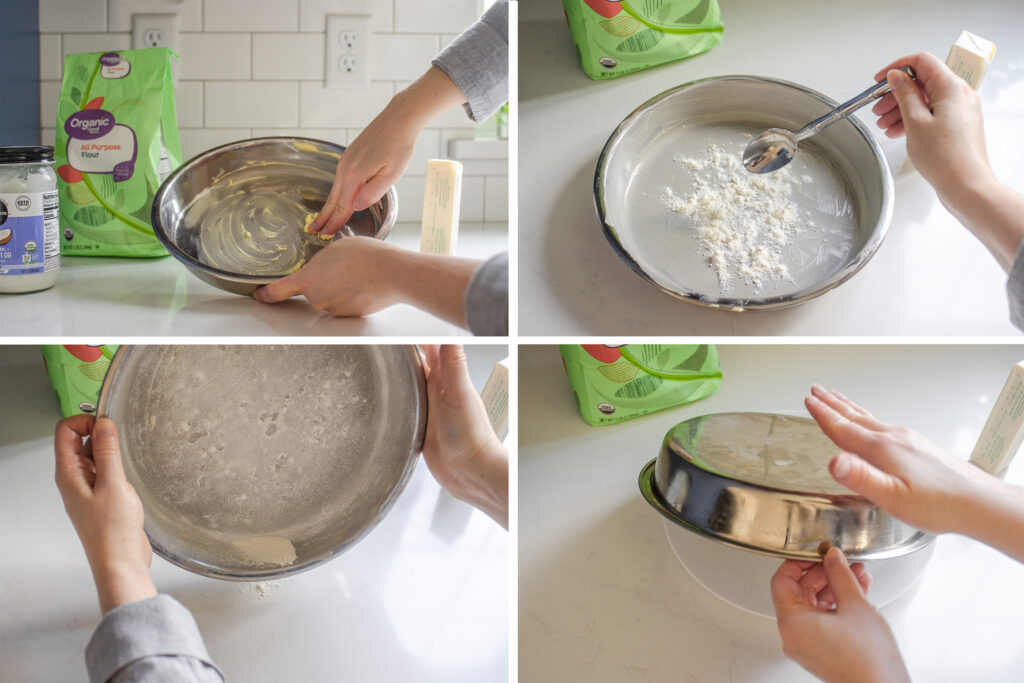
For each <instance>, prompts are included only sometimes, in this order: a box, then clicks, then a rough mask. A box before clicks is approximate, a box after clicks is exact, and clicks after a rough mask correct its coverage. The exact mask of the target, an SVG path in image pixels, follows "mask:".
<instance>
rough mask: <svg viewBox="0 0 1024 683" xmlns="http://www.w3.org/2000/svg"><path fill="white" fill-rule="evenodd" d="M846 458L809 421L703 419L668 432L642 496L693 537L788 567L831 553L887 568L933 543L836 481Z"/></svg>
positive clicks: (766, 416)
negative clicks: (834, 465) (837, 461)
mask: <svg viewBox="0 0 1024 683" xmlns="http://www.w3.org/2000/svg"><path fill="white" fill-rule="evenodd" d="M837 451H838V449H837V447H836V446H835V445H834V444H833V443H832V442H831V441H830V440H829V439H828V437H826V436H825V435H824V434H823V433H822V432H821V429H820V428H819V427H818V425H817V423H815V422H814V421H813V420H811V419H809V418H804V417H791V416H788V415H776V414H772V413H718V414H712V415H704V416H702V417H696V418H693V419H690V420H686V421H684V422H681V423H679V424H678V425H676V426H675V427H673V428H672V429H671V430H669V432H668V434H667V435H666V436H665V440H664V442H663V444H662V448H661V453H660V454H659V455H658V457H657V458H656V459H655V460H652V461H651V462H650V463H648V464H647V466H646V467H644V469H643V471H642V472H641V473H640V490H641V492H642V493H643V496H644V498H646V499H647V501H648V502H649V503H650V504H651V505H652V506H654V508H655V509H657V510H658V511H659V512H661V513H662V514H663V515H664V516H665V517H666V518H668V519H669V520H671V521H673V522H675V523H676V524H678V525H681V526H682V527H683V528H685V529H686V530H688V531H691V532H694V533H697V534H700V535H703V536H705V537H708V538H711V539H714V540H715V541H717V542H719V543H722V544H725V545H729V546H732V547H735V548H742V549H744V550H749V551H753V552H755V553H761V554H765V555H771V556H774V557H779V558H788V559H796V560H819V559H820V558H821V554H820V550H821V547H822V543H831V544H832V545H835V546H837V547H839V548H840V549H841V550H842V551H843V552H845V553H846V555H847V556H848V557H849V558H850V560H852V561H869V560H884V559H889V558H896V557H902V556H905V555H908V554H910V553H913V552H915V551H918V550H920V549H922V548H924V547H926V546H928V544H930V543H931V542H932V541H933V540H934V538H935V537H934V535H933V534H930V533H926V532H924V531H921V530H919V529H915V528H914V527H912V526H910V525H908V524H905V523H903V522H901V521H899V520H898V519H896V518H895V517H892V516H891V515H889V514H888V513H887V512H885V511H884V510H882V509H881V508H879V507H877V506H876V505H874V504H873V503H871V502H870V501H868V500H866V499H865V498H863V497H861V496H858V495H856V494H854V493H853V492H851V491H850V490H849V489H846V488H845V487H843V486H840V485H839V484H838V483H837V482H836V481H835V480H833V479H832V477H831V475H830V474H829V472H828V462H829V460H830V459H831V458H832V456H833V455H835V453H836V452H837ZM766 588H767V584H766Z"/></svg>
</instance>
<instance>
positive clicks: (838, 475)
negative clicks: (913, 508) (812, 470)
mask: <svg viewBox="0 0 1024 683" xmlns="http://www.w3.org/2000/svg"><path fill="white" fill-rule="evenodd" d="M828 470H829V472H830V473H831V474H832V477H833V478H834V479H835V480H836V481H837V482H839V483H840V484H842V485H843V486H845V487H846V488H848V489H850V490H851V491H853V492H854V493H856V494H859V495H861V496H864V497H865V498H867V499H868V500H870V501H871V502H872V503H875V504H876V505H882V506H883V507H884V504H885V502H886V501H888V500H889V499H890V498H891V497H892V496H891V494H892V492H893V491H894V490H895V489H896V488H897V487H898V486H899V484H900V480H899V479H897V478H896V477H894V476H893V475H891V474H888V473H887V472H883V471H882V470H880V469H878V468H877V467H875V466H874V465H872V464H871V463H869V462H867V461H866V460H864V459H862V458H860V457H858V456H856V455H854V454H853V453H847V452H845V451H842V452H839V453H837V454H836V455H835V456H833V458H832V460H831V462H829V464H828Z"/></svg>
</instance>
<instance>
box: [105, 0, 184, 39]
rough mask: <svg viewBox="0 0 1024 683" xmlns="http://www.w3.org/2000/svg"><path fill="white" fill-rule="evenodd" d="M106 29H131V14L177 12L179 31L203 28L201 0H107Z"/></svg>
mask: <svg viewBox="0 0 1024 683" xmlns="http://www.w3.org/2000/svg"><path fill="white" fill-rule="evenodd" d="M109 3H110V7H109V11H108V12H107V30H108V31H131V30H132V15H133V14H177V15H178V30H179V31H202V30H203V3H202V0H109Z"/></svg>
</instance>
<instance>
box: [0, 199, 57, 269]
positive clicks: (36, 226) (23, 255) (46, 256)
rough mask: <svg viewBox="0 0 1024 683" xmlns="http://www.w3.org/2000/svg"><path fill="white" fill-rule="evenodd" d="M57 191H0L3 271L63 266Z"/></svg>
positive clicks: (0, 240) (0, 246)
mask: <svg viewBox="0 0 1024 683" xmlns="http://www.w3.org/2000/svg"><path fill="white" fill-rule="evenodd" d="M57 208H58V207H57V191H56V190H53V191H50V192H14V193H0V275H31V274H32V273H48V272H50V271H52V270H56V269H57V268H59V267H60V234H59V233H60V219H59V217H58V211H57Z"/></svg>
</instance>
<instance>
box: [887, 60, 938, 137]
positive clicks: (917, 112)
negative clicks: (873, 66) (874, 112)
mask: <svg viewBox="0 0 1024 683" xmlns="http://www.w3.org/2000/svg"><path fill="white" fill-rule="evenodd" d="M886 79H887V80H888V81H889V85H890V86H891V87H892V94H893V97H895V98H896V103H897V104H899V105H900V115H901V116H902V117H903V125H904V127H905V128H907V129H908V130H913V128H914V126H916V125H919V124H921V123H922V122H924V121H926V120H927V119H929V118H931V111H930V110H929V109H928V105H927V104H925V101H924V96H923V95H922V94H921V89H920V88H919V87H918V86H917V83H915V82H914V80H913V79H912V78H911V77H910V76H908V75H907V74H905V73H904V72H902V71H900V70H899V69H891V70H890V71H889V73H887V74H886Z"/></svg>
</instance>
